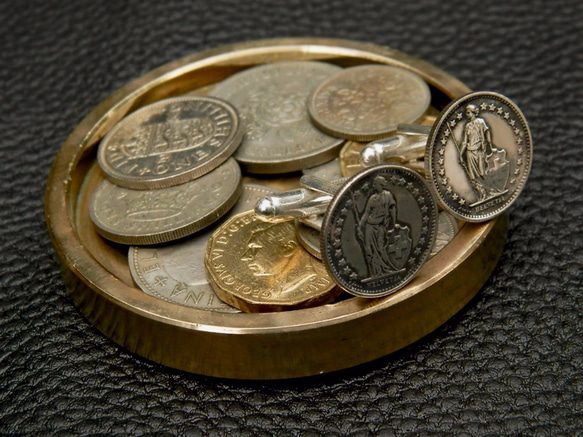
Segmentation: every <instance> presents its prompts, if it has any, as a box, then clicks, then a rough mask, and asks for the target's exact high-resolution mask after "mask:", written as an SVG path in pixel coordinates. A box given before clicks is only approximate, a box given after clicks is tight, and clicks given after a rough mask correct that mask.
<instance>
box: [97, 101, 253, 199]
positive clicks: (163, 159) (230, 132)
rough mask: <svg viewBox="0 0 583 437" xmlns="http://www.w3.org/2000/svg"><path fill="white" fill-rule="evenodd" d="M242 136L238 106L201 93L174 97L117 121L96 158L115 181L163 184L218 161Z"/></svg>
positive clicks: (190, 175) (140, 185) (136, 186)
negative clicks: (200, 94)
mask: <svg viewBox="0 0 583 437" xmlns="http://www.w3.org/2000/svg"><path fill="white" fill-rule="evenodd" d="M242 136H243V129H242V128H241V124H240V122H239V116H238V114H237V110H236V109H235V108H234V107H233V106H232V105H230V104H229V103H227V102H224V101H222V100H220V99H217V98H215V97H206V96H186V97H174V98H170V99H164V100H160V101H158V102H156V103H153V104H151V105H148V106H145V107H143V108H141V109H139V110H137V111H136V112H133V113H131V114H130V115H128V116H127V117H125V118H124V119H122V120H121V121H120V122H119V123H117V124H116V125H115V126H114V127H113V129H111V131H110V132H109V133H108V134H107V135H106V136H105V138H104V139H103V141H102V142H101V144H100V145H99V151H98V154H97V160H98V162H99V165H100V167H101V169H102V170H103V172H104V173H105V175H106V177H107V178H108V179H109V180H110V181H111V182H113V183H115V184H116V185H119V186H122V187H126V188H133V189H154V188H164V187H170V186H174V185H178V184H181V183H183V182H187V181H189V180H192V179H196V178H198V177H200V176H202V175H204V174H206V173H208V172H209V171H211V170H213V169H214V168H216V167H218V166H219V165H220V164H222V163H223V162H225V161H226V160H227V159H228V158H229V157H230V156H231V155H232V154H233V152H234V151H235V149H236V148H237V147H238V146H239V144H240V142H241V138H242Z"/></svg>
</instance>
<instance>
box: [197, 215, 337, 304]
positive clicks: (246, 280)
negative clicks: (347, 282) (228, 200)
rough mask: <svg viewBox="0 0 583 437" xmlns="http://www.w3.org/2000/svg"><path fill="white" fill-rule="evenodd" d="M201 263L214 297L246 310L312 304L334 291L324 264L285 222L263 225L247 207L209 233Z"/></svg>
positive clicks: (325, 300) (331, 296)
mask: <svg viewBox="0 0 583 437" xmlns="http://www.w3.org/2000/svg"><path fill="white" fill-rule="evenodd" d="M205 265H206V268H207V272H208V273H209V279H210V283H211V284H212V285H213V288H214V289H215V292H216V293H217V295H218V296H219V298H220V299H222V300H223V301H225V302H226V303H228V304H230V305H233V306H235V307H237V308H239V309H241V310H243V311H246V312H271V311H282V310H289V309H298V308H307V307H313V306H316V305H321V304H324V303H329V302H331V301H333V300H334V298H335V297H336V296H337V295H338V294H339V293H340V289H338V288H337V287H336V284H335V283H334V282H333V281H332V279H331V277H330V276H329V274H328V273H327V271H326V267H325V266H324V264H322V262H320V261H319V260H317V259H316V258H315V257H313V256H312V255H310V254H309V253H308V252H306V250H305V249H304V248H303V247H302V246H301V245H300V243H299V242H298V240H297V238H296V232H295V229H294V226H293V224H292V223H291V222H283V223H275V224H274V223H266V222H264V221H262V220H260V219H259V218H258V217H257V215H256V214H255V213H254V212H253V211H249V212H245V213H241V214H238V215H236V216H234V217H233V218H231V219H230V220H228V221H227V222H225V223H224V224H223V225H222V226H221V227H220V228H218V229H217V231H215V233H214V234H213V236H212V237H211V238H210V240H209V243H208V246H207V251H206V257H205Z"/></svg>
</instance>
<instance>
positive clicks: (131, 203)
mask: <svg viewBox="0 0 583 437" xmlns="http://www.w3.org/2000/svg"><path fill="white" fill-rule="evenodd" d="M240 194H241V170H240V168H239V164H237V162H236V161H235V160H234V159H229V160H228V161H227V162H225V163H224V164H222V165H221V166H220V167H218V168H216V169H215V170H213V171H212V172H210V173H207V174H206V175H204V176H202V177H200V178H198V179H195V180H193V181H190V182H186V183H184V184H181V185H176V186H174V187H168V188H161V189H158V190H132V189H130V188H123V187H118V186H117V185H114V184H112V183H111V182H109V181H107V180H105V181H103V182H102V183H101V185H100V186H99V187H98V188H97V190H95V193H94V194H93V197H92V198H91V202H90V208H89V214H90V217H91V220H92V221H93V223H94V224H95V226H96V227H97V231H98V232H99V233H100V234H101V235H102V236H104V237H105V238H107V239H108V240H111V241H115V242H117V243H123V244H136V245H138V244H139V245H143V244H158V243H165V242H167V241H172V240H176V239H178V238H182V237H185V236H187V235H190V234H193V233H194V232H196V231H199V230H201V229H203V228H205V227H207V226H209V225H210V224H212V223H214V222H215V221H216V220H218V219H219V218H220V217H221V216H223V215H224V214H225V213H226V212H227V211H228V210H229V209H231V208H232V207H233V205H234V204H235V203H236V202H237V199H238V198H239V195H240Z"/></svg>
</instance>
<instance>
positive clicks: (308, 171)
mask: <svg viewBox="0 0 583 437" xmlns="http://www.w3.org/2000/svg"><path fill="white" fill-rule="evenodd" d="M302 173H303V174H305V175H313V176H318V177H321V178H323V179H327V180H329V181H331V180H334V179H340V178H341V177H343V176H344V175H343V174H342V167H341V166H340V158H335V159H333V160H332V161H329V162H327V163H325V164H321V165H318V166H316V167H311V168H305V169H303V170H302Z"/></svg>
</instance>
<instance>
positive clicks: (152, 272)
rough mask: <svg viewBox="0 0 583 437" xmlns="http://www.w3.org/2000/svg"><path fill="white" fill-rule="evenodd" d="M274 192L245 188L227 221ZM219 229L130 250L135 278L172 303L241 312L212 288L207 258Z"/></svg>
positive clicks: (155, 294) (255, 186)
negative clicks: (213, 237)
mask: <svg viewBox="0 0 583 437" xmlns="http://www.w3.org/2000/svg"><path fill="white" fill-rule="evenodd" d="M272 191H273V190H271V189H269V188H266V187H262V186H259V185H252V184H245V185H243V192H242V193H241V197H240V198H239V201H238V202H237V204H236V205H235V207H234V208H233V209H232V210H231V211H229V213H228V214H227V215H226V218H227V219H228V218H230V217H233V216H234V215H236V214H239V213H241V212H244V211H248V210H250V209H253V207H254V206H255V203H257V201H258V200H259V199H260V198H262V197H263V196H266V195H267V194H269V193H271V192H272ZM215 229H216V226H213V227H212V228H210V229H209V230H207V231H205V232H204V233H202V234H197V235H195V236H193V237H192V238H189V239H188V240H185V241H183V242H181V243H178V244H172V245H168V246H159V247H138V246H133V247H130V250H129V253H128V258H129V260H128V261H129V265H130V271H131V273H132V278H133V279H134V281H135V282H136V284H137V285H138V286H139V287H140V289H141V290H142V291H144V292H145V293H148V294H149V295H151V296H155V297H157V298H159V299H163V300H165V301H168V302H173V303H177V304H180V305H185V306H189V307H193V308H198V309H204V310H213V311H221V312H240V310H238V309H237V308H234V307H232V306H230V305H227V304H226V303H224V302H223V301H222V300H220V299H219V298H218V297H217V295H216V294H215V291H214V290H213V288H212V287H211V285H210V284H209V282H208V280H207V275H206V269H205V267H204V257H205V253H206V246H207V243H208V240H209V238H210V237H211V235H212V234H213V232H214V230H215Z"/></svg>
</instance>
